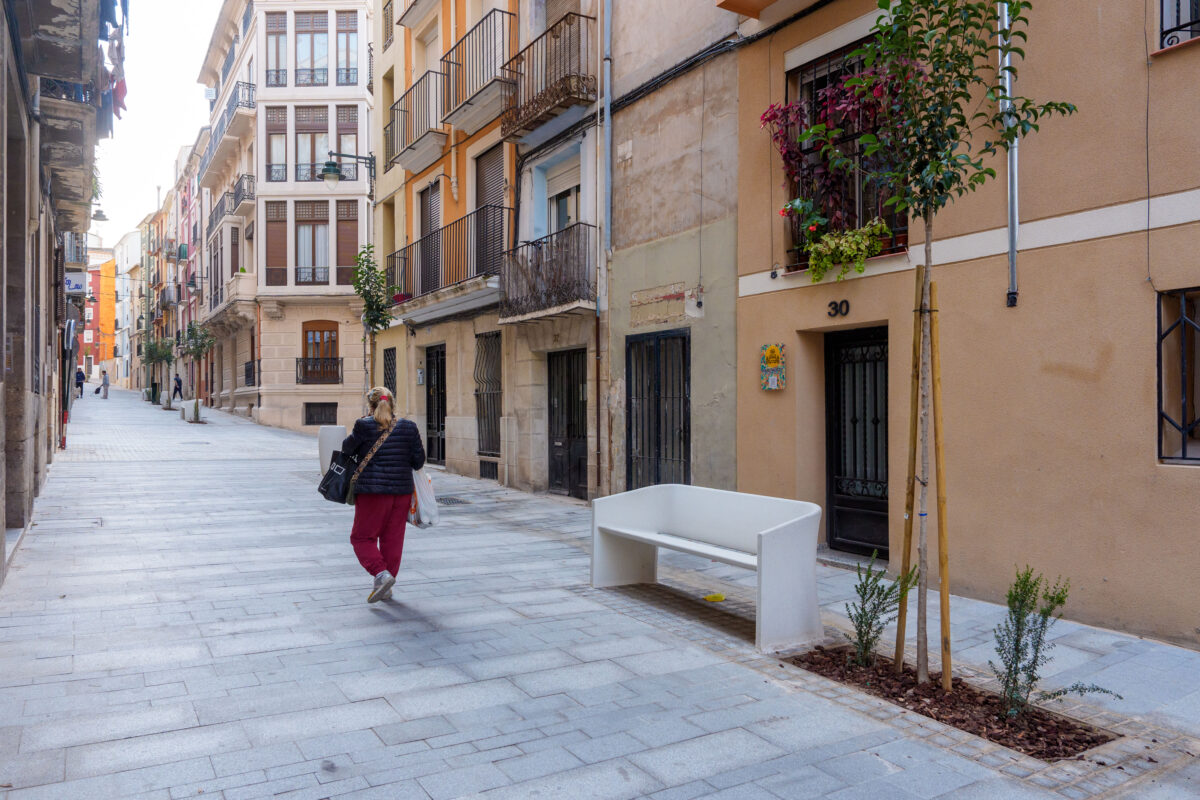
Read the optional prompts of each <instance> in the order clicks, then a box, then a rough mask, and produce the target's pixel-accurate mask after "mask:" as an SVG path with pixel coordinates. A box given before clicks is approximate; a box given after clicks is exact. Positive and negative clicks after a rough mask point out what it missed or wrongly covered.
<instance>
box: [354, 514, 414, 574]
mask: <svg viewBox="0 0 1200 800" xmlns="http://www.w3.org/2000/svg"><path fill="white" fill-rule="evenodd" d="M411 505H412V495H411V494H360V495H356V496H355V498H354V527H353V528H352V529H351V530H350V544H351V545H353V546H354V555H356V556H358V563H360V564H362V565H363V569H365V570H366V571H367V572H368V573H370V574H371V575H378V574H379V573H381V572H383V571H384V570H385V569H386V570H387V571H388V572H390V573H392V575H393V576H395V575H396V573H397V572H399V570H400V557H401V556H402V555H403V554H404V529H405V527H407V526H408V509H409V507H410V506H411Z"/></svg>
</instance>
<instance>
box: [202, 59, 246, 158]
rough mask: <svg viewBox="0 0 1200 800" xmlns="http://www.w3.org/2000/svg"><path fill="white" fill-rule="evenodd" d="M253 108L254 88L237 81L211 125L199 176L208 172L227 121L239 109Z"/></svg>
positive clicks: (227, 124)
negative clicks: (223, 107) (219, 114)
mask: <svg viewBox="0 0 1200 800" xmlns="http://www.w3.org/2000/svg"><path fill="white" fill-rule="evenodd" d="M254 107H255V88H254V84H253V83H246V82H245V81H238V82H237V83H235V84H234V85H233V89H231V90H230V92H229V102H227V103H226V104H225V110H224V111H222V112H221V116H220V118H219V119H218V120H217V121H216V122H215V123H213V126H212V134H211V135H210V136H209V138H208V147H206V148H205V149H204V155H203V156H202V157H201V159H200V174H201V175H203V174H204V173H205V172H206V171H208V165H209V164H210V163H211V162H212V160H213V156H215V155H216V153H217V148H219V147H220V146H221V139H223V138H224V137H225V131H226V130H228V128H229V121H230V120H231V119H233V115H234V114H236V113H237V110H238V109H239V108H246V109H250V108H254Z"/></svg>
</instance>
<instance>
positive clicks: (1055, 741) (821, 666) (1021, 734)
mask: <svg viewBox="0 0 1200 800" xmlns="http://www.w3.org/2000/svg"><path fill="white" fill-rule="evenodd" d="M851 653H852V650H851V649H850V648H848V647H837V648H832V649H826V648H824V647H818V648H817V649H816V650H812V651H810V652H807V653H804V654H803V655H800V656H797V657H795V658H793V659H791V661H792V663H793V664H796V665H797V666H800V667H803V668H804V669H806V670H809V671H810V672H815V673H817V674H818V675H823V676H824V677H826V678H829V679H831V680H835V681H837V682H839V683H846V684H850V685H851V686H855V687H857V688H859V689H862V690H863V691H865V692H867V693H869V694H873V695H875V696H876V697H882V698H883V699H885V700H888V701H890V702H892V703H895V704H896V705H898V706H903V707H904V708H907V709H909V710H910V711H915V712H917V713H918V714H923V715H925V716H927V717H930V718H932V719H936V720H937V721H938V722H941V723H944V724H946V725H950V726H952V727H955V728H958V729H959V730H960V731H966V732H967V733H973V734H975V735H976V736H981V737H983V738H984V739H987V740H989V741H992V742H995V743H996V744H1001V745H1004V746H1005V747H1010V748H1012V749H1013V750H1016V751H1018V752H1021V753H1024V754H1025V755H1028V756H1033V757H1034V758H1040V759H1042V760H1043V761H1056V760H1059V759H1063V758H1073V757H1075V756H1077V755H1079V754H1080V753H1082V752H1084V751H1085V750H1090V749H1091V748H1093V747H1097V746H1099V745H1102V744H1104V743H1106V742H1110V741H1112V740H1113V739H1114V738H1116V737H1115V736H1113V735H1112V734H1111V733H1108V732H1107V731H1103V730H1100V729H1099V728H1094V727H1092V726H1091V725H1087V724H1085V723H1082V722H1079V721H1077V720H1073V719H1069V718H1067V717H1063V716H1059V715H1058V714H1052V713H1050V712H1048V711H1046V710H1044V709H1040V708H1032V709H1030V710H1029V711H1027V712H1026V713H1024V714H1022V715H1021V716H1019V717H1017V718H1015V719H1009V720H1005V717H1004V709H1003V706H1002V704H1001V701H1000V695H998V694H996V693H995V692H988V691H984V690H983V689H978V688H976V687H974V686H971V685H970V684H968V683H965V682H964V681H963V679H962V678H954V679H953V680H952V682H951V685H952V686H953V687H954V690H953V691H952V692H943V691H942V684H941V673H938V672H934V673H930V675H929V678H930V680H929V682H928V683H925V684H919V683H917V674H916V671H915V670H914V669H913V668H912V667H910V666H909V665H907V664H905V666H904V672H903V674H901V675H897V674H896V672H895V668H894V667H893V665H892V661H891V660H890V659H887V658H884V657H882V656H881V657H879V659H878V661H877V662H876V664H875V666H873V667H860V666H857V665H855V664H852V663H851V662H850V655H851Z"/></svg>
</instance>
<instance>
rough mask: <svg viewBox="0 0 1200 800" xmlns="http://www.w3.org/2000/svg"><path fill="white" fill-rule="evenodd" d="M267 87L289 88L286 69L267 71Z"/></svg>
mask: <svg viewBox="0 0 1200 800" xmlns="http://www.w3.org/2000/svg"><path fill="white" fill-rule="evenodd" d="M267 86H287V70H286V69H269V70H267Z"/></svg>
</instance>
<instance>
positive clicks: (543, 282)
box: [500, 222, 596, 319]
mask: <svg viewBox="0 0 1200 800" xmlns="http://www.w3.org/2000/svg"><path fill="white" fill-rule="evenodd" d="M595 235H596V228H595V226H593V225H588V224H587V223H585V222H577V223H575V224H574V225H568V226H567V227H566V228H563V229H562V230H561V231H558V232H557V233H552V234H550V235H549V236H543V237H542V238H541V239H537V240H536V241H532V242H525V243H524V244H522V245H520V246H519V247H514V248H513V249H512V250H509V251H508V252H507V253H505V254H504V271H503V274H502V275H501V278H500V290H501V300H500V318H501V319H504V318H506V317H520V316H527V315H530V314H535V313H537V312H539V311H549V310H554V309H564V308H565V307H568V306H570V305H572V304H576V303H583V304H594V303H595V302H596V247H595V244H596V239H595Z"/></svg>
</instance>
